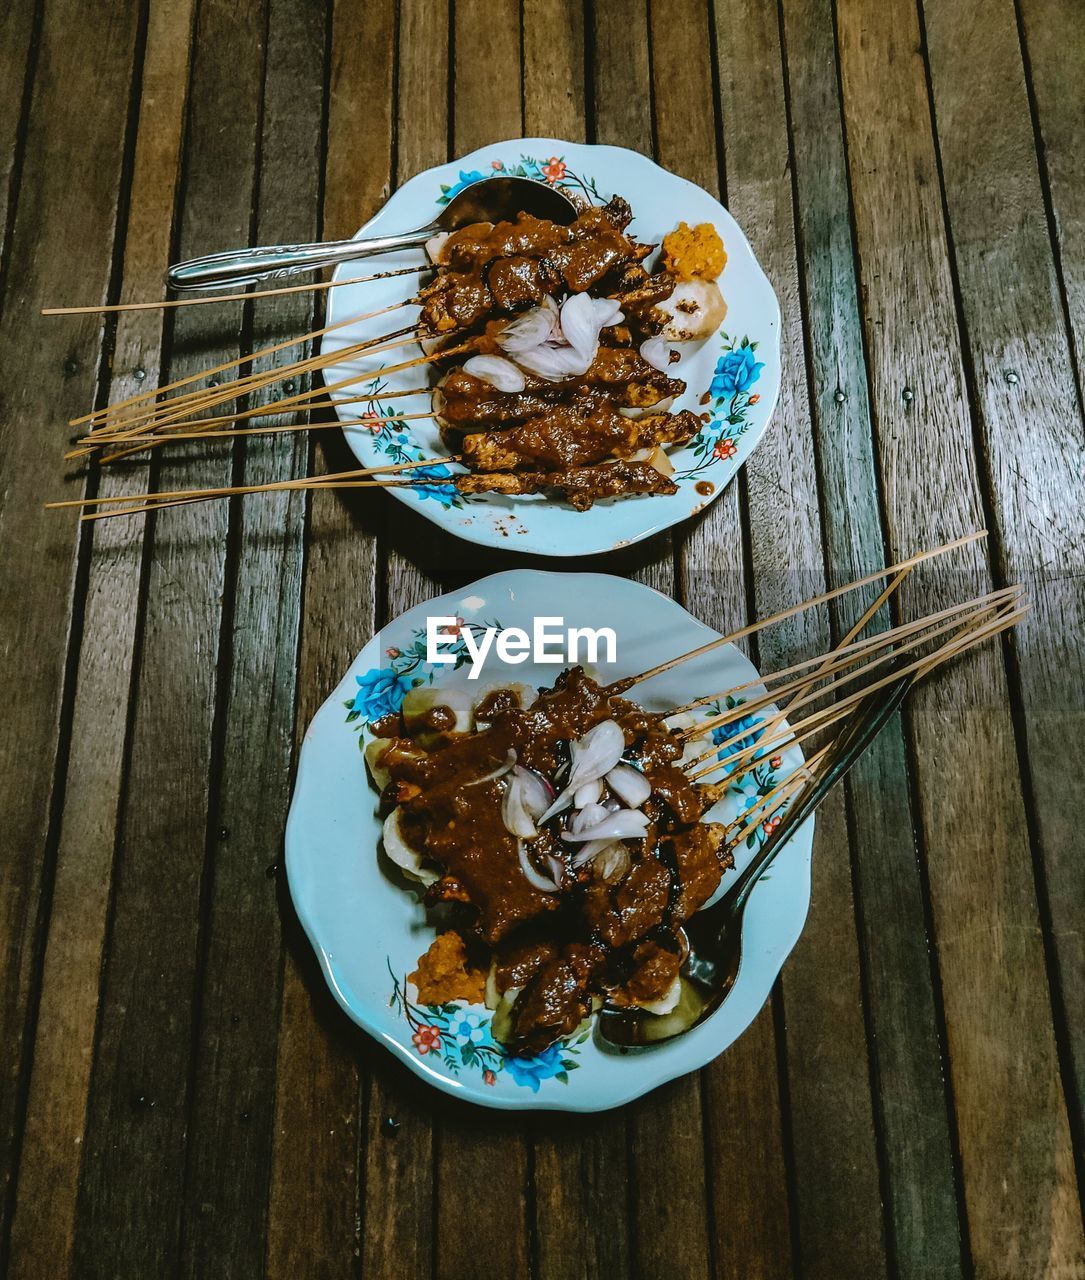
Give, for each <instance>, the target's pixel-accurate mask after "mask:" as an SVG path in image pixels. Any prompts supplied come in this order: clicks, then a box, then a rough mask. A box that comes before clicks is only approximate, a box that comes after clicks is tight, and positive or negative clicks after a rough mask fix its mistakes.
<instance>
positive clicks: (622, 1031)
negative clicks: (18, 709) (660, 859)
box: [597, 673, 915, 1048]
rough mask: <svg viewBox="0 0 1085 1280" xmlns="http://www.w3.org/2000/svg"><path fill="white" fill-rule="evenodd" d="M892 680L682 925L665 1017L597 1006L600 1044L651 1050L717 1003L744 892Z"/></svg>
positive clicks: (870, 736)
mask: <svg viewBox="0 0 1085 1280" xmlns="http://www.w3.org/2000/svg"><path fill="white" fill-rule="evenodd" d="M914 678H915V677H914V673H913V674H912V675H907V676H902V677H901V678H900V679H899V680H896V681H894V682H893V683H892V684H890V685H886V687H885V688H884V689H879V690H878V691H877V692H875V693H873V694H871V696H870V697H869V698H867V699H865V700H864V701H863V702H862V704H861V707H860V710H859V711H857V712H856V714H855V715H854V716H853V717H852V719H851V720H850V721H849V722H848V723H847V725H846V726H845V728H844V730H843V731H842V732H841V734H840V736H839V737H838V738H837V740H836V741H835V742H834V743H833V745H832V748H831V750H830V752H829V754H828V755H827V756H826V758H825V767H824V770H823V771H822V772H821V773H819V775H818V776H817V777H816V778H814V779H812V780H811V781H810V782H809V783H808V784H807V785H806V786H805V787H804V788H803V789H802V790H801V791H800V792H799V793H798V795H796V797H795V798H794V800H792V802H791V804H789V805H788V807H787V809H786V810H785V812H784V816H783V817H782V818H781V819H780V825H779V826H778V827H777V828H776V830H775V831H774V832H773V833H772V835H771V836H769V838H768V839H767V840H766V841H765V843H764V844H763V845H762V846H761V848H760V850H759V851H758V852H757V854H756V855H755V856H754V858H753V860H752V861H751V862H750V863H749V865H748V866H747V867H746V868H745V869H744V870H743V871H742V872H741V873H740V874H739V876H738V877H737V879H736V880H735V881H734V883H733V884H732V885H731V887H730V888H729V889H728V890H727V892H726V893H725V894H724V895H723V897H722V898H720V900H719V901H718V902H716V903H714V904H713V905H712V906H711V907H708V908H706V909H705V910H704V911H699V912H697V914H696V915H695V916H693V917H692V918H691V919H690V920H688V921H687V922H686V926H685V930H684V932H685V936H686V939H687V940H688V943H689V952H688V954H687V956H686V959H685V961H684V962H683V964H682V969H681V972H680V978H681V983H682V994H681V996H680V997H679V1001H678V1004H677V1006H676V1007H675V1008H674V1010H673V1011H672V1012H671V1013H667V1014H662V1015H656V1014H651V1013H645V1012H644V1011H643V1010H639V1009H624V1008H614V1007H611V1006H609V1005H604V1006H603V1008H602V1009H601V1010H600V1011H599V1017H598V1021H597V1026H598V1030H599V1035H600V1036H601V1038H602V1039H603V1040H604V1041H607V1042H608V1043H610V1044H612V1045H616V1046H618V1047H620V1048H626V1047H629V1046H632V1045H656V1044H663V1043H665V1042H666V1041H668V1040H674V1039H675V1038H676V1037H677V1036H681V1035H685V1033H686V1032H687V1031H692V1029H693V1028H694V1027H696V1026H697V1025H698V1024H699V1023H701V1022H703V1021H704V1020H705V1019H706V1018H707V1017H708V1016H709V1015H710V1014H712V1013H715V1011H716V1010H717V1009H718V1008H719V1007H720V1005H722V1004H723V1002H724V1001H725V1000H726V998H727V996H728V993H729V992H730V990H731V988H732V987H733V986H734V984H735V979H736V978H737V977H738V969H739V965H740V963H741V960H742V916H743V912H744V911H745V909H746V904H747V902H748V901H749V898H750V893H751V891H752V889H753V887H754V885H755V884H757V882H758V880H760V878H761V877H762V875H764V873H765V871H766V869H767V868H768V867H769V866H770V865H771V863H772V860H773V859H774V858H775V857H776V855H777V854H778V853H779V852H780V850H781V849H782V848H783V847H784V845H786V844H787V842H788V841H789V840H790V839H791V837H792V836H793V835H794V834H795V832H796V831H798V830H799V828H800V827H801V826H802V824H803V823H804V822H805V821H806V819H807V818H808V817H809V816H810V815H811V814H812V813H813V812H814V810H815V809H816V808H817V807H818V805H819V804H821V802H822V800H824V799H825V797H826V796H827V795H828V794H829V792H830V791H831V790H832V789H833V787H835V786H836V784H837V783H838V782H839V781H840V779H841V778H843V776H844V775H845V774H846V773H847V772H848V770H849V769H850V768H851V766H852V765H853V764H854V763H855V762H856V760H858V759H859V757H860V756H861V755H862V754H863V752H864V751H865V750H866V749H867V747H868V746H870V744H871V743H872V742H873V741H874V739H875V738H876V737H877V736H878V734H879V733H880V732H881V730H882V728H883V727H884V725H885V723H886V721H887V720H888V719H889V718H890V716H891V715H892V714H893V712H894V711H895V710H896V709H897V707H898V706H899V705H900V703H901V701H902V699H903V698H904V695H905V694H906V693H907V692H908V690H909V688H910V687H911V685H912V683H913V680H914Z"/></svg>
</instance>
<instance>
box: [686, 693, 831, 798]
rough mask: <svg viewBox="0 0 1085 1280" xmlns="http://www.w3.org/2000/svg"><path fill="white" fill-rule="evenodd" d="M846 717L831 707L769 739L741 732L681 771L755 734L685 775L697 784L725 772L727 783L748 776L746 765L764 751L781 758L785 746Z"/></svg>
mask: <svg viewBox="0 0 1085 1280" xmlns="http://www.w3.org/2000/svg"><path fill="white" fill-rule="evenodd" d="M847 715H848V711H847V710H846V709H845V710H843V711H841V710H838V708H837V707H836V706H835V705H834V706H831V707H824V708H822V710H820V711H814V712H812V713H811V714H810V715H809V716H807V717H806V718H805V719H804V720H799V721H797V722H796V723H795V724H793V725H785V726H784V728H783V730H782V731H781V732H779V733H777V734H775V735H774V736H772V737H766V736H762V735H763V734H767V732H768V731H767V729H766V730H761V729H760V728H753V729H743V730H742V732H741V733H737V734H735V735H734V737H732V738H728V739H726V740H725V741H724V742H720V743H716V744H714V745H713V747H712V749H711V751H706V752H704V754H702V755H700V756H698V757H697V758H696V759H695V760H690V761H687V763H686V764H684V765H683V766H682V768H683V770H685V769H688V768H689V767H690V766H691V765H694V764H699V763H700V762H701V761H703V760H706V759H708V758H709V757H710V756H717V757H718V755H719V753H720V751H722V750H723V749H724V748H725V747H726V746H727V744H728V743H731V742H740V741H741V740H742V739H743V738H748V737H750V736H753V735H756V737H757V741H756V742H752V743H751V744H750V745H749V746H748V747H742V748H741V749H740V750H738V751H735V752H733V753H732V754H731V755H729V756H725V757H724V758H723V759H722V760H720V759H713V760H712V762H711V763H710V764H708V765H706V766H705V767H704V768H703V769H698V770H697V771H696V772H695V773H687V774H686V777H687V778H688V779H689V781H690V782H697V781H698V780H699V779H701V778H706V777H707V776H708V775H709V774H710V773H715V772H716V770H717V769H726V770H727V773H726V775H725V777H724V778H723V779H721V781H722V782H730V781H732V780H733V779H734V778H736V777H739V776H741V775H742V774H744V773H748V772H749V770H750V765H751V764H753V762H754V761H755V760H756V759H757V758H758V757H763V756H764V755H765V754H766V753H767V752H769V751H771V752H772V754H773V755H782V754H783V752H784V751H786V750H787V749H788V747H793V746H795V745H797V744H798V743H800V742H804V741H805V740H806V739H807V738H811V737H813V736H814V734H815V733H821V732H822V731H823V730H825V729H828V728H829V727H830V726H831V725H834V724H836V722H837V721H838V720H843V719H844V717H845V716H847Z"/></svg>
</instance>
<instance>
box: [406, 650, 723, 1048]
mask: <svg viewBox="0 0 1085 1280" xmlns="http://www.w3.org/2000/svg"><path fill="white" fill-rule="evenodd" d="M500 693H501V691H498V692H495V693H492V694H490V695H488V697H487V699H486V700H485V701H484V702H483V703H482V704H480V708H479V715H480V718H487V717H488V718H491V719H492V723H491V727H490V728H489V729H486V730H483V731H476V732H472V733H468V734H463V735H458V736H453V737H451V738H449V739H448V740H447V741H446V742H445V743H444V744H443V745H439V746H435V747H434V748H433V750H431V751H429V752H425V751H422V750H421V749H420V748H419V747H418V746H417V745H416V744H415V743H413V742H412V741H411V740H410V739H408V738H405V737H403V736H398V737H396V738H394V740H393V742H392V745H391V746H390V748H389V749H388V750H387V751H386V753H385V755H384V757H383V758H382V760H381V764H382V766H383V767H384V768H386V769H387V770H388V771H389V773H390V775H391V777H392V782H391V784H390V785H389V787H388V788H387V789H386V791H385V793H384V796H383V800H384V807H385V809H389V808H390V807H391V806H392V805H393V804H398V805H399V828H400V832H401V834H402V835H403V838H404V839H405V840H406V841H407V843H408V844H409V845H410V846H411V847H412V848H413V849H415V850H416V851H417V852H418V853H419V854H421V855H422V857H423V859H424V860H425V862H427V863H428V864H430V865H432V866H433V867H434V868H436V869H437V870H438V871H439V873H440V875H441V879H440V880H439V881H438V882H437V883H436V884H435V885H434V886H433V887H432V888H431V889H430V890H429V891H428V893H427V901H429V902H437V901H446V902H447V901H454V902H458V903H460V904H461V907H460V910H461V913H462V915H463V928H464V930H465V932H466V933H467V935H468V936H469V938H470V939H471V940H472V941H474V942H481V943H483V944H485V946H486V948H487V949H488V950H489V952H490V954H491V956H492V958H493V961H494V964H495V966H496V972H495V976H496V981H497V987H498V990H499V991H504V990H507V989H509V988H510V987H511V988H519V989H520V993H519V995H518V996H517V998H516V1000H515V1002H514V1003H513V1005H512V1010H511V1016H510V1030H509V1032H508V1038H507V1047H508V1049H509V1051H510V1052H513V1053H537V1052H540V1051H541V1050H542V1049H543V1048H545V1047H546V1046H547V1045H548V1044H551V1043H552V1042H553V1041H554V1040H555V1039H558V1038H560V1037H561V1036H564V1035H568V1034H569V1033H570V1032H571V1031H573V1030H574V1029H575V1027H576V1026H577V1025H579V1023H580V1022H581V1021H582V1020H583V1019H584V1018H585V1017H586V1016H587V1014H588V1013H589V1012H590V1010H591V1002H592V998H593V997H595V996H599V995H602V994H603V993H606V992H614V991H618V990H619V989H621V990H622V991H624V992H625V993H626V996H627V997H628V998H630V999H636V1000H638V1001H648V1000H658V999H660V998H662V996H664V995H665V994H666V992H667V990H668V989H669V987H670V986H671V984H672V982H673V980H674V974H675V972H676V963H675V962H674V960H673V957H674V955H676V954H677V951H678V939H677V936H676V933H675V931H676V929H677V928H678V927H679V926H680V924H681V923H682V921H683V920H686V919H688V918H689V916H690V915H691V914H692V913H693V912H694V911H695V910H697V909H698V908H699V907H700V906H701V905H702V904H703V903H704V902H705V901H706V899H707V898H708V897H709V896H710V895H711V893H712V892H713V891H714V890H715V888H716V885H717V884H718V882H719V878H720V875H721V872H722V869H723V867H724V866H726V865H728V862H729V855H728V853H727V851H726V850H725V849H724V848H723V844H722V837H723V829H722V828H720V827H718V826H716V825H714V824H705V823H702V822H701V821H700V819H701V816H702V814H703V813H704V811H705V809H706V808H707V807H708V806H709V805H710V804H711V803H712V802H713V800H714V798H715V796H714V795H713V794H712V793H710V792H708V791H706V790H705V789H703V788H700V787H697V786H696V785H695V784H693V783H691V782H689V780H688V779H687V778H686V777H685V775H684V774H683V773H682V772H681V770H679V769H678V768H676V767H675V763H674V762H675V761H676V760H677V759H678V757H679V755H680V753H681V748H680V744H679V743H678V742H677V741H676V740H675V738H674V737H673V735H672V734H671V732H670V731H669V730H668V729H667V727H666V725H665V724H664V723H663V722H662V720H661V719H660V718H659V717H658V716H654V715H651V714H649V713H647V712H646V711H644V710H643V708H641V707H639V706H638V705H637V704H636V703H634V702H631V701H628V700H626V699H623V698H620V697H617V696H614V695H610V694H608V693H607V691H606V689H605V688H603V687H601V686H600V685H599V684H597V683H596V682H595V681H594V680H592V679H590V678H589V677H588V676H587V675H585V673H584V671H583V670H582V669H581V668H579V667H574V668H572V669H571V670H569V671H566V672H564V673H563V674H562V675H561V676H559V678H558V680H557V681H556V682H555V685H554V687H553V688H552V689H544V690H541V691H540V694H539V697H538V699H537V700H536V701H535V702H534V703H533V704H532V705H531V706H530V707H527V708H522V707H520V706H519V705H513V699H512V697H511V695H507V696H506V697H505V698H504V699H501V697H500ZM483 713H484V714H483ZM609 719H613V720H616V721H617V722H618V724H620V725H621V727H622V729H623V732H624V735H625V740H626V758H627V759H628V760H631V761H635V762H636V763H638V764H639V765H640V767H641V768H642V769H643V770H644V771H645V773H646V774H647V776H648V778H649V780H650V782H651V784H652V795H651V797H650V798H649V800H648V802H647V803H646V805H645V812H646V814H647V815H648V817H649V822H650V827H649V832H648V835H647V836H646V837H645V838H644V839H643V840H640V841H627V842H626V848H627V849H628V850H629V852H630V855H631V862H630V865H629V867H628V870H627V871H625V872H624V873H622V874H621V875H620V876H619V877H618V879H617V881H616V883H606V882H605V881H604V880H603V879H601V878H600V875H599V874H598V873H597V871H596V870H595V869H594V868H593V867H592V866H591V865H590V864H589V865H587V866H585V867H581V868H579V869H577V868H574V867H573V866H572V861H571V858H572V853H571V850H570V848H569V846H567V845H566V844H565V843H564V842H563V841H562V840H560V839H559V838H558V836H557V834H556V833H555V831H554V830H553V826H554V824H553V823H552V824H550V827H549V828H548V829H544V830H543V832H542V833H541V834H540V836H539V837H538V838H537V839H535V840H532V841H528V842H525V843H524V848H525V851H526V854H527V856H528V857H529V858H530V859H531V862H532V865H533V866H534V867H535V868H536V869H537V870H539V871H543V869H544V868H545V867H546V866H547V865H548V859H549V858H550V857H556V858H558V859H559V860H560V862H561V864H562V875H561V879H560V887H559V891H558V892H556V893H551V892H544V891H543V890H541V889H540V888H538V887H536V886H535V885H533V884H532V883H531V881H530V880H529V878H528V877H527V876H526V875H525V873H524V870H523V868H522V866H521V864H520V855H519V850H518V841H517V840H516V838H515V837H514V836H512V835H510V834H509V832H508V831H507V830H506V828H505V824H504V822H503V820H502V815H501V805H502V798H503V795H504V792H505V788H506V786H507V782H506V779H505V778H504V777H503V776H499V777H487V775H489V774H491V773H493V772H494V771H496V770H499V769H500V768H501V766H502V765H503V764H504V763H505V762H506V761H507V759H508V758H509V752H510V751H515V753H516V759H517V761H518V762H519V763H520V764H521V765H523V766H525V767H527V768H530V769H534V770H535V771H536V772H538V773H539V774H541V775H543V776H544V777H546V778H548V779H555V778H556V780H557V785H560V776H561V771H562V769H563V768H564V767H566V766H567V764H568V759H569V752H568V744H569V742H570V740H571V739H574V738H578V737H580V736H581V735H582V734H583V733H585V732H586V731H587V730H588V729H590V728H591V727H592V726H593V725H596V724H599V723H600V722H601V721H603V720H609ZM556 821H557V822H560V821H561V819H558V820H556ZM543 873H544V874H547V873H546V872H545V871H543ZM649 943H651V945H649Z"/></svg>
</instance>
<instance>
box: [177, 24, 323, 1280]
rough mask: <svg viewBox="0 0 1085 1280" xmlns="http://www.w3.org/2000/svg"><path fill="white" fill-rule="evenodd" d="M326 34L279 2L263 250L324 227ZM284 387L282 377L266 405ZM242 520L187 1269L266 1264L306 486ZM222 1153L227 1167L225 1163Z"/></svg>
mask: <svg viewBox="0 0 1085 1280" xmlns="http://www.w3.org/2000/svg"><path fill="white" fill-rule="evenodd" d="M325 30H326V15H325V13H324V11H323V4H322V3H317V2H316V0H314V3H311V4H307V5H297V4H293V3H290V2H289V0H271V3H270V6H269V13H268V26H267V50H266V57H265V63H264V92H263V103H262V111H261V120H262V124H263V136H262V138H261V143H260V155H259V161H258V173H259V184H258V187H257V196H258V201H259V203H258V204H257V206H256V210H255V218H254V227H253V238H254V240H255V242H256V243H257V244H268V243H284V242H286V243H296V242H304V241H308V240H313V239H315V238H316V237H317V235H318V234H319V230H320V208H319V196H320V178H321V170H322V156H321V141H322V139H321V134H322V130H323V111H324V102H323V98H324V91H323V85H324V75H323V71H324V54H325V50H324V39H325ZM315 298H316V295H313V294H305V293H301V294H290V295H287V296H285V297H282V298H275V299H265V300H263V301H261V302H258V303H256V304H254V307H253V333H252V345H253V347H254V348H256V349H259V348H261V347H264V346H269V345H272V344H274V343H276V342H279V341H281V340H282V339H283V338H284V336H286V335H289V334H291V333H306V332H308V331H309V330H310V329H312V328H313V327H314V325H313V315H314V302H315ZM296 354H297V353H296V352H295V351H293V350H290V351H283V352H279V353H278V354H277V355H276V356H274V357H272V358H271V360H270V361H268V360H266V359H265V360H261V361H259V362H258V364H257V367H258V368H268V367H274V366H282V365H283V364H285V363H287V362H288V361H289V360H291V359H293V358H295V357H296ZM281 393H282V388H281V387H280V386H279V385H278V384H277V385H276V386H274V387H273V388H270V389H269V390H268V391H265V392H262V393H261V394H260V396H259V397H258V399H257V403H259V402H260V400H263V401H267V400H269V399H273V398H275V397H277V396H278V395H281ZM269 421H270V420H269ZM220 448H221V446H220ZM307 454H308V445H307V441H306V439H305V437H304V436H302V435H300V434H299V435H296V436H293V437H291V436H283V437H282V438H280V439H276V438H274V437H268V438H267V439H266V440H257V441H252V442H250V443H248V445H247V447H246V448H245V450H244V458H243V462H242V476H241V483H243V484H263V483H269V482H273V481H278V480H288V479H290V478H291V477H292V476H295V475H302V474H304V473H305V470H306V467H307V463H308V457H307ZM239 514H240V546H239V549H238V553H237V555H236V556H235V557H234V558H233V563H232V566H231V568H232V581H231V586H230V592H231V594H232V598H233V608H232V619H231V628H232V630H231V640H230V644H229V666H228V671H229V684H228V687H227V688H226V689H225V691H224V696H225V708H224V717H225V740H224V747H223V751H222V757H221V765H220V766H219V770H218V780H217V782H218V795H217V803H216V812H215V817H214V821H215V822H217V823H218V824H219V826H220V831H219V836H220V839H219V842H218V844H217V845H216V848H215V854H214V859H215V869H214V877H213V881H212V885H211V892H210V903H209V908H208V924H207V930H206V939H205V942H204V947H205V952H204V960H203V990H202V996H201V1001H200V1028H199V1033H198V1038H197V1046H196V1061H195V1064H194V1074H195V1080H194V1097H193V1104H192V1112H191V1120H190V1122H189V1131H190V1137H189V1145H188V1169H187V1176H186V1181H185V1208H184V1220H183V1232H182V1239H181V1272H182V1274H184V1275H190V1276H193V1277H195V1276H200V1275H206V1274H208V1273H209V1272H212V1271H221V1272H223V1273H227V1274H236V1275H257V1274H259V1273H260V1272H261V1271H262V1268H263V1264H264V1257H265V1243H266V1234H267V1213H268V1176H269V1169H270V1165H271V1154H272V1145H273V1124H274V1109H275V1087H274V1085H275V1077H274V1065H275V1057H276V1051H275V1044H276V1036H277V1029H278V1013H279V983H280V972H281V964H280V947H281V940H280V926H279V907H278V902H277V900H276V899H277V895H276V883H275V877H274V875H272V876H269V875H268V874H267V868H268V864H269V862H272V861H273V860H275V859H277V858H278V856H279V852H280V848H281V841H282V830H283V827H284V826H285V823H286V812H287V807H288V803H289V779H290V757H291V753H292V745H293V744H292V730H293V724H294V693H295V674H296V670H297V640H298V629H299V624H300V620H301V619H300V612H301V559H302V534H303V525H304V518H305V499H304V495H303V494H301V493H294V494H285V493H281V494H280V493H276V494H259V495H253V496H252V497H250V498H246V499H244V500H243V503H242V508H241V511H240V513H239ZM254 782H255V783H257V785H254ZM324 1122H325V1121H324V1118H323V1117H322V1118H321V1123H324ZM224 1147H225V1149H227V1150H229V1152H230V1156H231V1158H230V1160H229V1161H224V1160H223V1159H222V1152H223V1149H224Z"/></svg>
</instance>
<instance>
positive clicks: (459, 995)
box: [408, 929, 486, 1004]
mask: <svg viewBox="0 0 1085 1280" xmlns="http://www.w3.org/2000/svg"><path fill="white" fill-rule="evenodd" d="M408 981H409V982H413V983H414V985H415V986H416V987H417V988H418V1003H419V1004H445V1003H446V1002H447V1001H449V1000H469V1001H470V1002H471V1003H472V1004H480V1003H481V1001H482V997H483V995H484V994H485V991H486V974H485V973H484V972H483V971H482V970H481V969H469V968H468V967H467V948H466V947H465V946H464V943H463V939H462V938H461V937H460V935H459V934H458V933H456V932H455V930H452V929H449V930H448V932H447V933H439V934H438V935H437V937H436V938H434V939H433V941H432V942H431V943H430V946H429V950H428V951H427V952H426V954H425V955H424V956H419V958H418V968H417V969H416V970H415V971H414V973H412V974H410V975H409V977H408Z"/></svg>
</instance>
